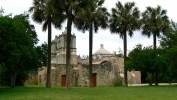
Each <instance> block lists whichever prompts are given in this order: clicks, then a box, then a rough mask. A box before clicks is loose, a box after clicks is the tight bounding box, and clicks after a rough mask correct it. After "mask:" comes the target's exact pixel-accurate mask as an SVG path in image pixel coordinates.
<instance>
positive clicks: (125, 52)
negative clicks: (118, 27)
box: [123, 32, 128, 87]
mask: <svg viewBox="0 0 177 100" xmlns="http://www.w3.org/2000/svg"><path fill="white" fill-rule="evenodd" d="M123 39H124V85H125V86H126V87H128V81H127V69H126V68H125V62H126V61H127V33H126V32H124V37H123Z"/></svg>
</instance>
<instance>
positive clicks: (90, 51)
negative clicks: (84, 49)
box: [89, 23, 93, 88]
mask: <svg viewBox="0 0 177 100" xmlns="http://www.w3.org/2000/svg"><path fill="white" fill-rule="evenodd" d="M92 27H93V26H92V23H91V25H90V31H89V82H90V84H89V87H90V88H93V83H92V43H93V31H92Z"/></svg>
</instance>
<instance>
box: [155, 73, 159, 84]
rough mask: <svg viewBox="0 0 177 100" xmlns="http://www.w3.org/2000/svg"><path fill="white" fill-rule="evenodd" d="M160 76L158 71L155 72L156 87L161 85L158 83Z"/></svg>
mask: <svg viewBox="0 0 177 100" xmlns="http://www.w3.org/2000/svg"><path fill="white" fill-rule="evenodd" d="M158 76H159V75H158V71H157V70H155V85H156V86H158V85H159V84H158V83H159V82H158Z"/></svg>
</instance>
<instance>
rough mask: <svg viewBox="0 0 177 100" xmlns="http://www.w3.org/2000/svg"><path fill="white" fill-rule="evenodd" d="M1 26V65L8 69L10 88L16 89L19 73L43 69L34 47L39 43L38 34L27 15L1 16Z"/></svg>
mask: <svg viewBox="0 0 177 100" xmlns="http://www.w3.org/2000/svg"><path fill="white" fill-rule="evenodd" d="M0 26H1V27H0V43H1V44H0V46H1V48H0V52H1V53H0V65H3V66H4V67H6V68H7V69H8V71H9V74H10V76H11V78H10V79H11V82H10V87H11V88H14V87H15V80H16V75H17V73H18V72H21V71H30V70H36V69H37V68H39V67H41V64H39V60H38V54H37V52H36V49H35V45H34V44H36V43H37V41H38V39H37V34H36V32H35V29H34V25H31V24H30V22H29V17H28V14H26V13H24V14H20V15H16V16H14V17H11V16H0Z"/></svg>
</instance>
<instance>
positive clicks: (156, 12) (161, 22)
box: [142, 5, 169, 85]
mask: <svg viewBox="0 0 177 100" xmlns="http://www.w3.org/2000/svg"><path fill="white" fill-rule="evenodd" d="M166 12H167V11H166V10H163V9H161V7H160V6H159V5H158V6H157V8H152V7H147V8H146V10H145V11H144V12H143V13H142V22H143V24H142V30H143V31H142V34H143V35H147V36H148V37H150V36H151V35H153V42H154V43H153V46H154V49H156V37H159V36H160V33H161V32H163V33H164V32H165V30H166V29H167V28H168V27H169V20H168V16H167V14H166ZM157 75H158V73H157V72H155V77H156V78H157ZM156 80H157V79H156ZM155 84H156V85H158V82H155Z"/></svg>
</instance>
